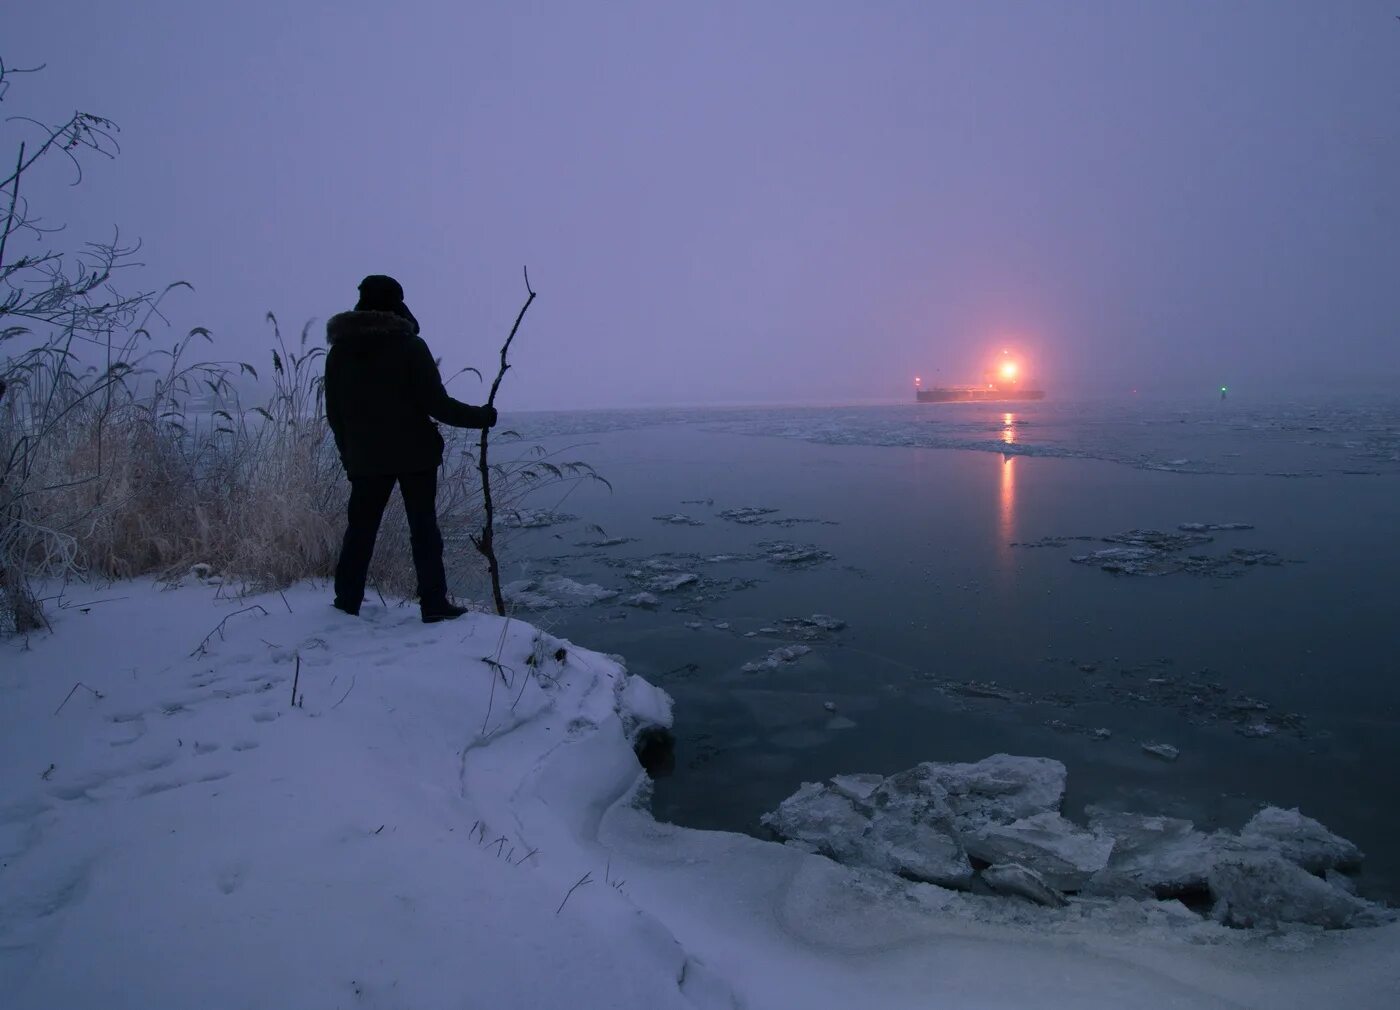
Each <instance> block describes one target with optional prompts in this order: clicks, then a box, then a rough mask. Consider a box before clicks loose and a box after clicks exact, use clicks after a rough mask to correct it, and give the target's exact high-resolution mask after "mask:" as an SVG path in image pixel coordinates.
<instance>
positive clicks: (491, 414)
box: [482, 404, 496, 428]
mask: <svg viewBox="0 0 1400 1010" xmlns="http://www.w3.org/2000/svg"><path fill="white" fill-rule="evenodd" d="M482 410H484V411H486V427H488V428H494V427H496V408H495V407H493V406H491V405H490V404H487V405H486V406H485V407H483V408H482Z"/></svg>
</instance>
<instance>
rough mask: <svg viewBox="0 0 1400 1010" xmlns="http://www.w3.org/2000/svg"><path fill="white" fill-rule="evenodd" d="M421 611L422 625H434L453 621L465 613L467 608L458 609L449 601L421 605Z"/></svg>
mask: <svg viewBox="0 0 1400 1010" xmlns="http://www.w3.org/2000/svg"><path fill="white" fill-rule="evenodd" d="M422 611H423V623H424V624H436V623H437V622H438V621H455V620H456V619H457V618H459V617H461V616H462V615H463V614H465V613H466V612H467V608H466V607H459V606H457V604H455V603H453V602H451V601H450V600H443V601H442V602H440V603H431V604H429V603H425V604H423V607H422Z"/></svg>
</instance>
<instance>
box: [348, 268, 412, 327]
mask: <svg viewBox="0 0 1400 1010" xmlns="http://www.w3.org/2000/svg"><path fill="white" fill-rule="evenodd" d="M355 311H356V312H392V313H393V314H394V315H396V316H399V317H401V318H403V319H407V320H408V321H409V323H411V324H412V325H413V332H414V333H417V332H418V320H417V319H415V318H414V317H413V313H412V312H410V311H408V306H407V305H405V304H404V300H403V285H401V284H400V283H399V282H398V281H396V280H394V278H392V277H389V276H387V275H385V274H370V275H369V276H368V277H366V278H365V279H364V280H362V281H360V300H359V302H357V303H356V305H355Z"/></svg>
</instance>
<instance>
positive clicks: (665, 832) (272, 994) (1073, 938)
mask: <svg viewBox="0 0 1400 1010" xmlns="http://www.w3.org/2000/svg"><path fill="white" fill-rule="evenodd" d="M214 595H215V593H214V591H213V590H212V589H210V588H208V587H205V586H190V587H186V588H182V589H179V590H175V591H169V592H165V591H161V590H160V589H159V588H157V587H156V586H154V585H153V584H152V583H150V582H146V581H136V582H131V583H123V584H119V585H117V586H115V587H108V588H107V589H105V590H103V591H101V592H92V593H90V594H82V595H74V594H73V592H72V591H70V594H69V601H68V605H66V606H64V607H63V608H60V609H56V610H55V611H54V613H53V620H54V628H55V630H54V633H53V634H52V635H49V634H44V635H36V636H33V637H32V638H31V639H30V640H29V641H28V642H27V643H26V642H23V641H19V640H11V641H5V642H3V643H0V650H3V656H4V659H3V662H2V663H0V691H3V692H4V697H5V699H6V704H5V706H4V708H3V711H0V768H3V770H4V777H3V783H4V786H3V793H2V794H0V991H3V992H5V993H6V994H7V996H6V1005H7V1006H8V1007H13V1008H15V1010H22V1008H31V1007H32V1008H36V1010H37V1008H40V1007H43V1008H52V1007H80V1006H90V1005H103V1006H110V1007H127V1006H129V1007H143V1008H148V1007H183V1006H196V1005H197V1006H208V1007H225V1006H227V1007H245V1006H246V1007H255V1006H273V1005H280V1006H297V1007H308V1008H318V1007H336V1006H366V1007H394V1006H413V1007H438V1006H460V1005H463V1003H466V1004H467V1005H496V1006H511V1007H554V1006H564V1005H579V1006H589V1007H592V1006H597V1007H604V1006H616V1007H728V1006H745V1007H774V1008H777V1007H790V1006H799V1005H800V1006H810V1007H827V1006H830V1007H838V1006H849V1005H853V1003H854V1002H862V1003H864V1004H866V1005H872V1006H880V1007H903V1006H911V1007H912V1006H929V1005H939V1006H977V1007H986V1006H1006V1007H1012V1006H1024V1005H1031V1004H1034V1005H1038V1006H1052V1007H1053V1006H1060V1005H1063V1006H1104V1007H1109V1006H1115V1007H1116V1006H1124V1005H1138V1006H1160V1005H1172V1006H1202V1007H1205V1006H1220V1005H1223V1004H1224V1003H1225V1002H1228V1001H1234V1002H1236V1003H1244V1004H1246V1005H1264V1006H1307V1005H1316V1004H1317V1003H1320V1002H1322V1001H1323V1000H1324V999H1327V1000H1329V1001H1338V1000H1339V998H1340V1002H1342V1003H1344V1004H1345V1005H1348V1006H1356V1007H1366V1006H1382V1005H1387V1003H1388V999H1389V998H1390V996H1391V995H1392V994H1393V993H1394V991H1395V990H1396V987H1397V985H1400V927H1397V926H1394V925H1392V926H1386V927H1382V928H1372V929H1359V930H1354V931H1351V932H1350V933H1348V934H1346V935H1341V934H1336V933H1322V932H1321V931H1317V930H1305V929H1296V928H1295V929H1290V930H1287V931H1269V932H1246V931H1240V930H1231V929H1227V928H1225V927H1223V926H1220V925H1218V924H1215V923H1209V922H1203V921H1202V920H1200V919H1199V918H1197V917H1196V916H1194V915H1190V914H1189V913H1188V916H1189V920H1190V921H1188V918H1187V917H1183V916H1182V915H1180V914H1179V913H1178V912H1177V911H1176V909H1175V908H1173V907H1172V906H1173V905H1175V904H1176V903H1174V902H1160V903H1139V902H1127V903H1125V902H1122V901H1111V900H1107V899H1098V900H1078V901H1076V902H1074V903H1073V905H1072V906H1071V907H1069V908H1067V909H1064V910H1052V909H1042V908H1039V907H1036V906H1032V905H1030V904H1027V903H1025V902H1022V901H1019V900H1017V899H1007V898H998V897H986V896H981V895H972V894H963V893H957V892H953V891H948V890H945V889H943V888H940V887H937V886H934V885H930V884H918V883H913V882H910V881H906V880H901V879H899V878H897V877H894V876H892V875H889V874H885V873H881V872H876V871H872V870H863V869H855V868H849V867H843V866H839V865H837V864H836V863H833V862H831V861H830V860H828V859H826V858H824V857H822V856H819V855H813V854H810V853H807V852H804V851H801V850H799V849H797V848H794V847H792V846H783V845H779V844H776V843H772V842H765V841H761V840H758V839H755V838H750V837H747V836H743V835H734V834H727V833H721V832H702V831H694V830H689V829H684V828H679V827H675V826H671V825H666V824H659V823H657V822H655V821H654V820H653V819H652V818H651V816H650V815H649V814H648V813H647V812H646V810H645V803H644V800H645V796H646V794H647V789H648V784H647V780H646V778H645V776H644V774H643V773H642V771H641V769H640V766H639V765H638V763H637V760H636V757H635V755H634V754H633V750H632V741H633V739H634V737H635V735H636V734H637V733H638V732H639V731H641V730H642V729H644V728H646V727H648V726H664V725H667V724H669V722H670V719H671V712H670V701H669V699H668V698H667V697H666V696H665V694H664V693H663V692H661V691H659V690H657V689H656V688H654V687H652V686H651V685H650V684H647V683H646V682H645V681H643V680H641V679H640V678H637V677H631V676H628V675H627V673H626V672H625V670H624V669H623V668H622V666H621V665H619V664H618V663H616V662H615V661H613V660H611V659H609V658H607V657H604V656H601V655H599V654H597V653H592V652H589V651H587V650H585V649H582V648H579V647H577V646H575V645H574V644H572V643H570V642H568V641H564V640H560V639H555V638H552V637H551V636H548V635H546V634H544V633H542V632H539V631H538V630H536V629H535V628H533V627H532V626H530V625H528V624H526V623H524V622H522V621H519V620H513V619H512V620H503V619H499V618H496V617H493V616H486V615H472V616H469V617H468V618H466V619H464V620H462V621H459V622H456V623H455V624H451V625H440V626H431V627H426V626H423V625H422V624H420V623H419V622H418V621H417V616H416V613H415V612H414V611H413V610H412V609H410V608H404V609H397V608H389V609H388V610H385V609H384V608H382V607H378V606H369V607H367V608H366V610H365V614H364V617H362V619H360V620H359V621H355V620H351V619H349V618H346V617H344V616H343V615H340V614H338V613H336V612H335V611H333V610H331V609H330V608H329V606H328V605H327V604H326V600H325V593H324V591H323V590H321V589H318V588H316V587H310V586H299V587H295V588H294V589H292V590H289V591H288V592H287V593H286V594H285V604H284V601H283V599H282V598H279V596H278V594H271V595H269V596H265V597H259V598H254V599H249V600H242V601H238V602H236V603H232V602H229V601H220V600H215V599H214ZM96 601H104V602H96ZM85 604H90V605H85ZM249 607H252V608H255V609H247V610H245V609H244V608H249ZM216 626H219V627H221V631H220V632H216V633H213V634H209V633H210V632H211V631H212V629H214V628H215V627H216ZM206 635H208V637H207V640H205V641H204V644H203V648H202V649H201V648H200V645H201V640H204V639H206ZM294 683H295V684H296V688H295V692H294V691H293V684H294ZM75 684H81V687H75V686H74V685H75ZM294 701H295V702H297V703H296V704H294ZM931 1001H932V1002H931Z"/></svg>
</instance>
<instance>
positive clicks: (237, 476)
mask: <svg viewBox="0 0 1400 1010" xmlns="http://www.w3.org/2000/svg"><path fill="white" fill-rule="evenodd" d="M269 318H270V319H271V317H269ZM271 321H272V324H273V341H272V346H271V348H269V351H270V353H269V354H268V360H269V361H270V368H267V372H266V373H265V374H264V376H263V377H264V378H266V379H268V380H270V385H269V387H268V392H267V394H266V395H265V396H263V397H259V398H257V399H256V401H255V402H247V403H245V402H244V400H243V398H242V397H241V396H240V393H239V388H240V385H241V383H242V382H243V381H244V379H245V377H246V378H247V379H251V380H254V381H256V380H258V378H259V373H258V369H257V368H256V367H255V366H254V365H252V364H250V363H246V362H234V363H225V362H217V361H214V362H211V361H190V360H188V359H190V358H191V357H192V355H193V353H194V352H195V351H196V350H197V349H198V348H199V347H200V346H202V345H203V342H204V341H205V340H207V334H205V333H204V332H203V331H202V330H196V331H194V332H192V333H191V334H190V335H189V336H188V337H187V338H185V339H184V340H182V341H178V342H176V343H175V344H174V345H173V346H172V347H170V348H169V349H163V348H162V349H153V348H152V346H151V344H150V342H149V338H148V337H145V336H137V337H134V338H132V339H131V340H130V341H129V342H128V343H126V344H125V345H123V346H117V347H113V348H112V349H111V351H110V361H105V360H104V364H103V365H102V366H101V367H96V366H91V365H87V364H84V363H83V360H82V359H80V358H79V357H78V354H77V350H81V349H82V346H81V345H79V346H78V347H76V348H75V344H74V339H73V337H72V335H69V336H68V337H62V336H59V337H55V338H53V339H51V340H48V341H47V342H41V343H38V344H37V345H35V346H33V347H31V348H30V349H29V350H27V351H24V352H22V353H20V352H15V353H11V354H10V355H9V356H8V357H6V358H5V359H4V360H3V361H0V380H3V382H4V383H5V386H6V389H5V392H4V395H3V398H0V634H4V633H6V632H8V631H15V630H18V631H26V630H31V629H33V628H36V627H39V626H41V625H42V624H43V621H44V617H43V611H42V607H41V606H40V604H39V601H37V600H36V599H35V597H34V594H33V592H32V589H31V588H30V587H31V585H32V584H33V582H34V581H35V580H38V579H53V578H55V577H59V578H63V577H77V578H80V579H81V578H96V579H104V578H128V577H132V576H137V575H153V576H155V577H157V578H166V579H169V578H177V577H179V576H181V575H183V574H184V573H185V572H187V571H188V570H189V569H190V567H191V566H193V565H204V566H207V568H208V570H210V571H212V572H213V573H216V574H217V575H219V576H220V577H221V578H222V580H223V581H224V583H225V585H233V584H236V585H237V586H239V587H240V589H239V590H238V591H239V592H245V591H249V590H251V591H258V590H265V589H268V588H276V587H281V586H286V585H289V584H291V583H292V582H294V581H296V580H298V579H305V578H323V577H326V576H328V575H329V574H330V573H331V571H332V570H333V567H334V564H335V558H336V554H337V552H338V550H339V545H340V536H341V532H342V530H343V528H344V526H343V523H344V519H343V516H344V510H345V502H346V499H347V497H348V494H349V483H348V482H347V481H346V479H345V475H344V472H343V470H342V469H341V465H340V461H339V459H338V457H337V454H336V450H335V445H334V442H333V440H332V438H331V436H330V432H329V429H328V426H327V424H326V421H325V417H324V413H323V409H322V390H321V383H322V358H323V357H324V348H323V347H321V346H320V345H319V341H317V340H314V339H312V338H311V329H310V324H308V326H307V327H306V328H304V329H303V330H302V332H301V335H300V339H299V340H293V341H288V340H286V339H284V337H283V335H282V333H281V331H280V329H279V328H278V327H277V325H276V320H275V319H272V320H271ZM12 343H13V340H11V341H8V342H6V341H0V344H4V347H5V349H6V350H7V351H9V350H10V349H11V344H12ZM88 350H89V352H90V350H91V349H90V348H89V349H88ZM265 367H266V366H265ZM267 373H270V374H267ZM444 435H445V439H446V441H447V446H448V448H447V452H446V453H445V462H444V466H443V468H442V470H441V471H440V473H439V478H438V515H439V520H440V523H441V525H442V528H443V532H444V536H445V538H446V539H447V540H448V541H449V542H452V541H454V540H457V541H461V542H465V538H466V535H467V534H468V533H469V532H475V531H478V530H479V529H480V526H481V522H482V509H481V485H480V477H479V475H478V473H477V470H476V456H475V451H476V449H475V443H474V438H475V437H476V435H477V432H474V431H463V430H461V429H445V430H444ZM496 439H497V441H498V442H504V443H507V444H508V445H509V444H510V443H515V444H514V445H513V446H512V447H511V448H508V449H507V450H506V451H505V453H503V454H500V455H498V457H497V462H496V463H494V464H493V465H492V468H491V472H492V480H493V496H494V498H495V501H496V513H497V515H498V517H500V519H501V520H502V521H503V522H504V523H505V524H507V525H508V524H509V523H510V520H511V519H512V517H513V516H515V515H516V514H517V513H518V512H519V511H520V510H521V509H522V508H523V506H524V502H525V501H526V500H527V498H529V496H530V495H531V494H532V493H534V492H537V491H540V490H542V489H544V488H548V487H551V486H556V485H560V484H571V483H574V482H577V481H580V480H586V479H594V477H595V475H594V474H593V471H592V469H591V468H590V467H589V466H588V465H587V464H586V463H582V462H577V461H565V460H563V459H559V458H557V457H552V456H551V455H550V454H548V453H546V452H545V451H544V450H542V449H539V448H529V447H524V446H522V444H521V443H520V441H519V437H518V436H516V435H514V433H511V432H509V431H504V430H503V431H501V432H499V433H498V434H497V436H496ZM503 546H505V547H508V545H503ZM453 574H454V581H455V582H456V584H457V585H458V586H460V587H462V588H463V590H464V591H465V592H466V593H467V594H468V595H475V594H476V592H477V589H478V587H479V586H481V585H482V584H483V580H484V570H483V569H482V568H481V567H480V566H479V565H478V564H477V562H476V555H475V554H474V553H465V556H464V557H462V558H458V559H456V562H455V570H454V573H453ZM370 579H371V584H372V586H373V587H374V588H375V589H376V590H377V591H378V592H380V593H382V594H383V596H384V597H386V598H389V599H400V598H404V597H408V596H410V595H411V594H412V593H413V592H414V590H415V576H414V572H413V565H412V556H411V552H410V550H409V544H408V527H407V523H406V522H405V520H404V516H403V512H402V509H401V508H399V507H398V504H397V502H392V503H391V505H390V508H389V509H388V510H387V511H386V513H385V521H384V526H383V528H382V530H381V531H380V537H379V542H378V547H377V549H376V552H375V559H374V563H373V565H372V567H371V570H370Z"/></svg>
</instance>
